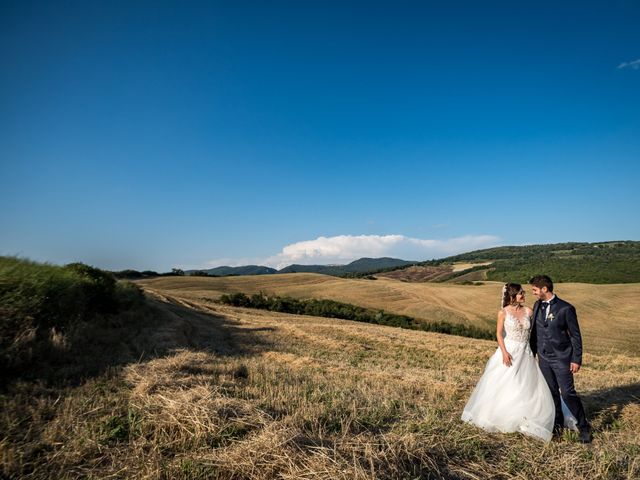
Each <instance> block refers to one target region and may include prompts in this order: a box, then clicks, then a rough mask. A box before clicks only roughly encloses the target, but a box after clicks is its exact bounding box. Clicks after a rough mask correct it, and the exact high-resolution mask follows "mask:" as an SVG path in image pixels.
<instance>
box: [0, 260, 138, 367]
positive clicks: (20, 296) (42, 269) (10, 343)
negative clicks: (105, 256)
mask: <svg viewBox="0 0 640 480" xmlns="http://www.w3.org/2000/svg"><path fill="white" fill-rule="evenodd" d="M143 302H144V294H143V292H142V290H141V289H140V288H139V287H138V286H137V285H135V284H132V283H130V282H117V281H116V279H115V278H114V276H113V275H112V274H111V273H109V272H105V271H103V270H100V269H98V268H95V267H92V266H89V265H85V264H83V263H71V264H68V265H66V266H57V265H51V264H48V263H38V262H34V261H31V260H28V259H21V258H17V257H4V256H3V257H0V368H2V369H17V368H19V367H22V366H24V365H26V364H27V363H29V362H30V361H31V360H32V359H34V358H36V357H42V356H43V355H46V354H47V352H49V351H50V350H51V349H52V348H53V347H52V345H51V342H52V338H53V339H58V341H60V339H61V338H62V337H64V335H65V334H66V333H67V332H68V331H69V330H70V329H71V328H73V326H74V325H77V324H78V323H79V322H88V321H97V320H96V319H98V318H100V319H104V318H105V316H109V315H114V314H117V313H118V312H121V311H124V310H127V309H129V308H132V307H134V306H136V305H141V304H142V303H143Z"/></svg>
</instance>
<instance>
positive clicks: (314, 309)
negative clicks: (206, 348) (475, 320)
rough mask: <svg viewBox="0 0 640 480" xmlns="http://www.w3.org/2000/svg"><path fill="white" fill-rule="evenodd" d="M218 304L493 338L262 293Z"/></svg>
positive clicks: (477, 332)
mask: <svg viewBox="0 0 640 480" xmlns="http://www.w3.org/2000/svg"><path fill="white" fill-rule="evenodd" d="M218 301H219V302H220V303H224V304H227V305H233V306H236V307H247V308H259V309H264V310H271V311H276V312H284V313H293V314H297V315H313V316H316V317H329V318H342V319H345V320H355V321H358V322H367V323H376V324H379V325H388V326H392V327H399V328H410V329H414V330H425V331H429V332H440V333H448V334H451V335H460V336H463V337H471V338H484V339H492V338H494V336H493V332H490V331H488V330H483V329H481V328H478V327H474V326H469V325H462V324H454V323H449V322H444V321H435V322H424V321H421V320H416V319H414V318H412V317H409V316H407V315H398V314H395V313H389V312H385V311H384V310H378V311H374V310H370V309H367V308H364V307H359V306H357V305H351V304H348V303H341V302H336V301H334V300H326V299H316V298H312V299H307V300H300V299H297V298H292V297H286V296H285V297H279V296H267V295H265V294H264V293H262V292H260V293H254V294H253V295H251V296H250V297H249V296H248V295H246V294H244V293H242V292H237V293H231V294H223V295H221V296H220V298H219V299H218Z"/></svg>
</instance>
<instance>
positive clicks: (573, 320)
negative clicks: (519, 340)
mask: <svg viewBox="0 0 640 480" xmlns="http://www.w3.org/2000/svg"><path fill="white" fill-rule="evenodd" d="M540 308H542V301H541V300H538V301H537V302H536V303H535V304H534V305H533V325H532V326H531V336H530V338H529V343H530V345H531V351H532V352H533V354H534V355H535V354H536V353H537V354H538V355H540V352H538V346H540V347H542V342H543V341H544V339H543V336H544V335H545V333H546V335H547V338H546V340H547V341H546V345H545V347H544V348H545V349H546V350H547V352H553V354H554V355H555V358H557V359H558V360H560V361H562V362H564V363H567V364H569V363H577V364H578V365H581V364H582V336H581V335H580V326H579V325H578V316H577V314H576V309H575V307H574V306H573V305H571V304H570V303H569V302H565V301H564V300H562V299H561V298H558V296H557V295H556V296H555V298H553V300H551V302H550V304H549V315H551V314H553V317H554V318H553V320H551V321H550V320H549V319H547V320H546V321H543V322H540V321H539V320H538V310H539V309H540ZM542 355H543V356H545V354H544V353H542Z"/></svg>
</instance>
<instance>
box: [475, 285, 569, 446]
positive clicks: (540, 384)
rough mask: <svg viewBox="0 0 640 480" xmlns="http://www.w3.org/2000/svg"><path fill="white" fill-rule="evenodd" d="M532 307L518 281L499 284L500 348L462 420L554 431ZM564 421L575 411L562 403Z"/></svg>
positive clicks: (494, 428)
mask: <svg viewBox="0 0 640 480" xmlns="http://www.w3.org/2000/svg"><path fill="white" fill-rule="evenodd" d="M532 317H533V312H532V310H531V309H530V308H529V307H527V306H525V305H524V290H523V289H522V286H521V285H520V284H518V283H507V284H505V286H504V287H503V289H502V309H501V310H500V311H499V312H498V324H497V328H496V336H497V337H498V345H499V347H498V349H497V350H496V351H495V353H494V354H493V355H492V356H491V358H490V359H489V361H488V362H487V365H486V367H485V370H484V373H483V375H482V377H481V378H480V380H479V381H478V384H477V385H476V387H475V389H474V390H473V392H472V393H471V397H470V398H469V401H468V402H467V404H466V406H465V407H464V410H463V412H462V420H463V421H465V422H469V423H473V424H475V425H477V426H479V427H481V428H483V429H484V430H486V431H489V432H522V433H524V434H526V435H531V436H533V437H536V438H539V439H542V440H544V441H545V442H548V441H550V440H551V438H552V437H553V433H554V432H553V424H554V419H555V406H554V403H553V397H552V396H551V392H550V391H549V387H548V386H547V382H546V381H545V379H544V377H543V376H542V372H541V371H540V367H538V363H537V362H536V360H535V359H534V357H533V353H532V352H531V347H530V346H529V334H530V332H531V325H532ZM562 411H563V413H564V418H565V426H568V427H570V428H574V425H575V417H573V416H572V415H571V413H570V412H569V409H568V408H567V407H566V406H565V405H564V403H563V404H562Z"/></svg>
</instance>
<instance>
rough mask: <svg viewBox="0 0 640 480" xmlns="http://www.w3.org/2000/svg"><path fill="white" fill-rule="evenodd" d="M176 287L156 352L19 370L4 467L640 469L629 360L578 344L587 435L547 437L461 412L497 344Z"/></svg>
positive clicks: (151, 337)
mask: <svg viewBox="0 0 640 480" xmlns="http://www.w3.org/2000/svg"><path fill="white" fill-rule="evenodd" d="M227 280H229V279H227ZM179 283H181V282H179ZM184 283H186V282H184ZM374 283H375V282H374ZM155 286H156V287H157V284H156V285H155ZM183 286H186V285H183ZM470 288H474V287H470ZM174 291H176V294H167V293H166V292H165V293H157V292H150V296H152V298H151V300H150V301H151V302H152V305H153V308H154V314H153V318H154V321H153V322H152V324H151V325H150V326H149V327H147V328H146V330H144V331H142V332H137V335H145V337H146V340H145V343H144V345H145V347H144V348H145V349H148V348H150V346H155V347H154V350H155V351H154V352H153V353H152V354H151V355H150V354H149V352H147V354H144V355H141V354H140V352H137V351H132V352H131V354H132V358H133V359H134V360H133V361H131V362H130V363H128V364H124V365H122V366H121V367H118V368H117V369H116V368H114V369H109V370H107V371H106V372H105V373H104V374H102V375H100V376H98V377H94V378H90V379H88V380H87V381H86V382H85V383H84V384H82V385H80V386H78V387H73V388H67V389H65V390H60V389H52V388H46V387H44V386H41V387H39V386H34V385H32V384H27V383H24V382H18V383H17V384H15V385H14V386H13V387H12V390H11V391H10V392H8V393H7V394H5V395H3V396H1V397H0V400H1V401H2V405H1V406H2V410H1V411H2V413H1V414H0V425H1V426H2V437H1V438H0V458H1V460H2V467H3V470H2V473H3V474H4V476H6V477H9V478H11V477H15V478H19V477H26V476H29V478H59V479H63V478H149V479H159V478H184V479H187V478H190V479H192V478H202V479H204V478H214V479H240V478H243V479H244V478H247V479H265V480H266V479H273V478H281V479H300V478H309V479H316V478H318V479H320V478H322V479H378V478H385V479H386V478H407V479H409V478H461V479H463V478H464V479H466V478H469V479H490V478H491V479H493V478H504V479H516V478H520V479H522V478H543V479H576V478H594V479H600V478H601V479H619V478H620V479H632V478H638V476H640V459H639V455H640V436H638V434H637V432H638V430H639V429H640V406H639V405H638V397H639V396H640V358H638V357H628V356H624V355H620V354H610V355H595V354H592V353H586V354H585V358H584V360H585V362H584V366H583V369H582V370H581V371H580V373H579V374H578V375H576V384H577V389H578V391H579V393H580V394H581V395H582V398H583V401H584V403H585V407H586V410H587V413H588V416H589V418H590V420H591V422H592V424H593V427H594V437H595V439H594V443H593V444H591V445H582V444H579V443H577V442H576V441H575V440H576V439H575V437H572V436H571V435H567V436H566V438H565V439H563V440H560V441H554V442H552V443H549V444H544V443H542V442H539V441H537V440H535V439H531V438H529V437H525V436H522V435H520V434H488V433H485V432H483V431H481V430H478V429H476V428H475V427H473V426H471V425H468V424H465V423H462V422H461V421H460V415H461V412H462V408H463V406H464V404H465V402H466V400H467V399H468V397H469V395H470V393H471V390H472V388H473V386H474V385H475V383H476V382H477V380H478V379H479V377H480V375H481V373H482V371H483V369H484V366H485V363H486V361H487V360H488V358H489V356H490V355H491V354H492V353H493V352H494V350H495V348H496V344H495V342H492V341H485V340H473V339H467V338H462V337H455V336H448V335H443V334H437V333H429V332H421V331H413V330H402V329H398V328H393V327H385V326H378V325H371V324H363V323H357V322H352V321H346V320H337V319H328V318H320V317H307V316H297V315H288V314H281V313H274V312H268V311H258V310H250V309H243V308H236V307H229V306H224V305H217V304H212V303H210V302H206V301H196V300H194V299H193V297H194V296H193V294H192V292H190V291H189V290H184V292H179V291H178V290H177V289H174ZM181 293H186V295H184V296H182V295H181ZM492 297H493V296H492ZM131 328H132V329H135V328H137V327H136V326H134V325H132V326H131ZM137 358H139V361H136V360H135V359H137ZM105 362H108V358H105Z"/></svg>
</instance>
